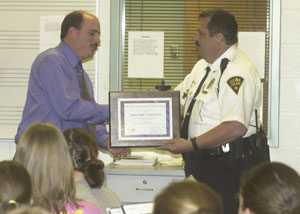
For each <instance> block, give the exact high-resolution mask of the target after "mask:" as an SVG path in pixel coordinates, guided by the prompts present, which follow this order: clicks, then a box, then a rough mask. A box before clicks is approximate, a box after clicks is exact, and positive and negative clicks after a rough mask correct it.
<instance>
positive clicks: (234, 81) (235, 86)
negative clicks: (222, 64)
mask: <svg viewBox="0 0 300 214" xmlns="http://www.w3.org/2000/svg"><path fill="white" fill-rule="evenodd" d="M243 81H244V79H243V78H242V77H239V76H234V77H231V78H230V79H229V80H227V84H228V85H229V87H230V88H231V89H232V90H233V91H234V93H236V94H239V90H240V87H241V85H242V84H243Z"/></svg>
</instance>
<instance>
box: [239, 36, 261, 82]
mask: <svg viewBox="0 0 300 214" xmlns="http://www.w3.org/2000/svg"><path fill="white" fill-rule="evenodd" d="M265 36H266V33H265V32H239V35H238V37H239V43H238V44H239V48H240V49H241V50H242V51H243V52H244V53H245V54H246V55H247V56H248V57H249V58H250V60H251V61H252V62H253V64H254V65H255V66H256V68H257V70H258V72H259V75H260V78H265Z"/></svg>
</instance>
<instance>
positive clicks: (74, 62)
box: [58, 41, 80, 68]
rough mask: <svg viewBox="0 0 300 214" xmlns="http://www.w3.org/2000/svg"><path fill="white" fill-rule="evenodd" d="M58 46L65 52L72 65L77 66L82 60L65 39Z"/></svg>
mask: <svg viewBox="0 0 300 214" xmlns="http://www.w3.org/2000/svg"><path fill="white" fill-rule="evenodd" d="M58 48H59V49H60V50H61V51H62V52H63V54H64V55H65V57H66V58H67V59H68V61H69V62H70V64H71V66H72V67H73V68H75V67H76V66H77V65H78V63H79V62H80V60H79V59H78V56H77V55H76V54H75V52H74V51H73V50H72V48H70V46H69V45H67V44H66V43H65V42H63V41H61V42H60V43H59V45H58Z"/></svg>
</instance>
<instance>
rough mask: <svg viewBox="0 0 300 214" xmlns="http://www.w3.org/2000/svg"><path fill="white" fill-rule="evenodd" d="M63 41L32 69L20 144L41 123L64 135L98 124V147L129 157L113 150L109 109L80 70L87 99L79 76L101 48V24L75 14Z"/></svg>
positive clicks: (63, 27)
mask: <svg viewBox="0 0 300 214" xmlns="http://www.w3.org/2000/svg"><path fill="white" fill-rule="evenodd" d="M60 38H61V43H60V44H59V45H58V46H57V47H56V48H50V49H48V50H46V51H44V52H43V53H41V54H39V55H38V56H37V58H36V59H35V61H34V63H33V65H32V68H31V73H30V78H29V84H28V92H27V99H26V103H25V107H24V111H23V116H22V121H21V123H20V125H19V128H18V132H17V134H16V136H15V140H16V142H18V140H19V138H20V137H21V135H22V133H23V132H24V131H25V130H26V128H27V127H28V126H30V125H31V124H32V123H34V122H37V121H41V122H51V123H53V124H55V125H56V126H57V127H58V128H60V129H61V130H62V131H63V130H66V129H69V128H83V129H85V130H89V127H88V124H96V131H95V133H94V135H95V137H96V140H97V144H98V146H100V147H101V148H103V149H105V150H108V151H110V153H112V155H114V156H117V157H120V156H122V155H125V156H126V155H127V154H128V153H130V149H129V148H110V146H109V145H110V142H109V134H108V132H107V130H106V127H105V124H104V122H105V121H107V120H108V119H109V109H108V107H105V106H102V105H99V104H97V103H96V102H95V99H94V96H93V86H92V83H91V80H90V79H89V77H88V75H87V73H86V72H84V71H83V70H82V69H79V70H80V74H81V75H83V78H84V82H85V88H87V91H88V96H89V99H86V98H84V97H83V95H82V94H81V93H82V86H81V85H80V80H79V79H78V76H77V75H78V74H77V73H78V67H79V68H81V62H82V61H83V60H86V59H88V58H91V57H93V55H94V53H95V51H96V50H97V49H98V46H99V44H100V23H99V20H98V19H97V17H95V16H94V15H92V14H90V13H87V12H85V11H74V12H71V13H69V14H68V15H67V16H66V17H65V18H64V20H63V23H62V25H61V35H60Z"/></svg>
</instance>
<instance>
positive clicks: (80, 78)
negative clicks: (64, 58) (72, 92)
mask: <svg viewBox="0 0 300 214" xmlns="http://www.w3.org/2000/svg"><path fill="white" fill-rule="evenodd" d="M75 70H76V72H77V77H78V83H79V87H80V96H81V98H82V99H84V100H88V101H91V96H90V94H89V91H88V89H87V86H86V83H85V79H84V74H83V68H82V64H81V62H79V63H78V64H77V65H76V67H75ZM88 127H89V132H90V133H91V134H92V135H93V136H94V137H96V125H95V124H88Z"/></svg>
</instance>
